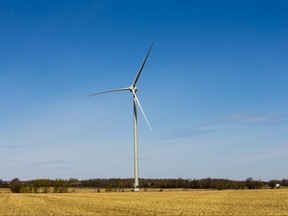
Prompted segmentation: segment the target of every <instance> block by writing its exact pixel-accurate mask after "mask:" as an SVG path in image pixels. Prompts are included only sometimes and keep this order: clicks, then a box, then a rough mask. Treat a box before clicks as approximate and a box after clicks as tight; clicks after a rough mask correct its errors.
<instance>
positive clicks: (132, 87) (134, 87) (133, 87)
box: [129, 86, 138, 92]
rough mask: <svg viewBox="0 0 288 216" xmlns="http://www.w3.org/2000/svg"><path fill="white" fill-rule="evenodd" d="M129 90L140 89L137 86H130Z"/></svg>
mask: <svg viewBox="0 0 288 216" xmlns="http://www.w3.org/2000/svg"><path fill="white" fill-rule="evenodd" d="M129 90H130V91H131V92H136V91H137V90H138V89H137V87H136V86H130V88H129Z"/></svg>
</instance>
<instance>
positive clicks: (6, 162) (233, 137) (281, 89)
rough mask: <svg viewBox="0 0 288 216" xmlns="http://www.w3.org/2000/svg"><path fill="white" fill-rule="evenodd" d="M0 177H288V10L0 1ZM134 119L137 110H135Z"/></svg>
mask: <svg viewBox="0 0 288 216" xmlns="http://www.w3.org/2000/svg"><path fill="white" fill-rule="evenodd" d="M0 28H1V34H0V41H1V43H0V62H1V63H0V98H1V100H0V122H1V124H0V151H1V157H0V179H6V180H9V179H12V178H14V177H19V178H20V179H23V180H25V179H33V178H70V177H76V178H79V179H87V178H113V177H116V178H118V177H119V178H130V177H131V178H132V177H133V125H132V123H133V118H132V97H131V94H130V93H129V92H118V93H113V94H106V95H99V96H95V97H87V95H89V94H91V93H94V92H98V91H103V90H107V89H114V88H118V87H127V86H129V85H131V83H132V81H133V79H134V77H135V75H136V73H137V71H138V69H139V67H140V65H141V63H142V61H143V59H144V57H145V55H146V53H147V51H148V48H149V46H150V44H151V42H152V41H155V43H154V47H153V49H152V51H151V53H150V56H149V59H148V61H147V63H146V65H145V68H144V70H143V73H142V75H141V77H140V79H139V82H138V89H139V91H138V97H139V99H140V101H141V104H142V106H143V108H144V110H145V112H146V114H147V116H148V118H149V120H150V123H151V125H152V127H153V129H154V133H151V132H150V130H149V127H148V126H147V125H146V123H145V120H144V118H143V117H142V116H141V115H139V157H140V164H139V166H140V172H139V174H140V177H142V178H178V177H182V178H206V177H212V178H229V179H239V180H242V179H246V178H248V177H253V178H255V179H263V180H270V179H282V178H288V176H287V172H286V164H287V163H288V143H287V142H288V133H287V127H288V100H287V99H288V96H287V95H288V94H287V93H288V87H287V86H288V85H287V83H288V61H287V54H288V42H287V38H288V2H287V1H284V0H283V1H281V0H276V1H256V0H255V1H237V0H235V1H233V0H232V1H221V0H220V1H212V0H211V1H193V0H192V1H150V0H145V1H132V0H123V1H116V0H107V1H100V0H99V1H97V0H93V1H92V0H86V1H76V0H60V1H53V0H51V1H44V0H27V1H22V0H1V1H0ZM139 114H140V113H139Z"/></svg>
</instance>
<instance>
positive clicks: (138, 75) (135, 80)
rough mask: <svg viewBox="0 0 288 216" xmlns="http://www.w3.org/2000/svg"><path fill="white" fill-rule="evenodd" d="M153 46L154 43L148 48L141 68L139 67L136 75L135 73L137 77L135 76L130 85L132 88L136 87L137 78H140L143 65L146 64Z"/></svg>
mask: <svg viewBox="0 0 288 216" xmlns="http://www.w3.org/2000/svg"><path fill="white" fill-rule="evenodd" d="M153 44H154V41H153V42H152V44H151V46H150V49H149V51H148V53H147V54H146V57H145V59H144V61H143V63H142V65H141V67H140V69H139V71H138V73H137V75H136V77H135V79H134V81H133V83H132V86H134V87H135V85H136V83H137V81H138V79H139V77H140V74H141V72H142V69H143V68H144V65H145V63H146V60H147V58H148V56H149V54H150V51H151V49H152V46H153Z"/></svg>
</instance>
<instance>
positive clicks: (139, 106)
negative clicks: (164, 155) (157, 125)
mask: <svg viewBox="0 0 288 216" xmlns="http://www.w3.org/2000/svg"><path fill="white" fill-rule="evenodd" d="M132 93H133V95H134V97H135V99H136V102H137V104H138V106H139V108H140V110H141V111H142V114H143V116H144V118H145V120H146V122H147V124H148V126H149V128H150V130H151V131H152V132H153V129H152V127H151V125H150V123H149V121H148V119H147V117H146V115H145V112H144V110H143V109H142V106H141V104H140V102H139V100H138V98H137V95H136V93H135V92H134V91H132Z"/></svg>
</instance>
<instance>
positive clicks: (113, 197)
mask: <svg viewBox="0 0 288 216" xmlns="http://www.w3.org/2000/svg"><path fill="white" fill-rule="evenodd" d="M0 215H29V216H30V215H31V216H32V215H40V216H41V215H43V216H44V215H45V216H46V215H83V216H84V215H169V216H171V215H261V216H262V215H288V190H287V189H286V190H285V189H277V190H268V189H267V190H223V191H212V190H210V191H204V190H192V191H169V190H167V191H166V190H164V191H163V192H156V191H154V192H138V193H133V192H109V193H106V192H101V193H95V192H76V193H66V194H53V193H48V194H12V193H5V192H1V193H0Z"/></svg>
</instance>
